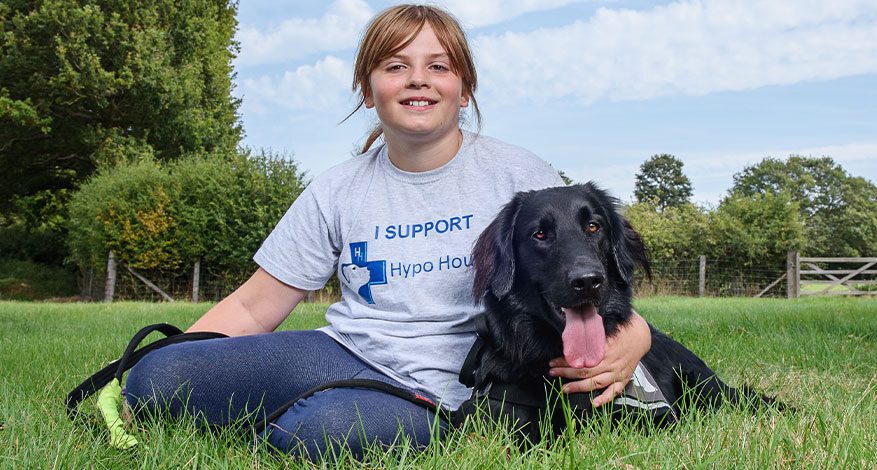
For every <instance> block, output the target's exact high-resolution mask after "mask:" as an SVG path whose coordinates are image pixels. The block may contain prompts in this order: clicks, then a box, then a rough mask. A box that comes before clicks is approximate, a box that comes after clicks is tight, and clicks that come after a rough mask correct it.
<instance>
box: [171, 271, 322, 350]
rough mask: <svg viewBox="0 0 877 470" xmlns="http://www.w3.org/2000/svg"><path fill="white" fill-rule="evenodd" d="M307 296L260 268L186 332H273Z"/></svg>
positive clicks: (244, 333) (241, 333) (228, 333)
mask: <svg viewBox="0 0 877 470" xmlns="http://www.w3.org/2000/svg"><path fill="white" fill-rule="evenodd" d="M305 296H307V291H304V290H301V289H298V288H296V287H292V286H290V285H287V284H284V283H282V282H280V281H278V280H277V278H275V277H274V276H272V275H270V274H268V273H267V272H266V271H265V270H264V269H262V268H259V269H258V270H257V271H256V272H255V273H254V274H253V275H252V277H250V279H248V280H247V282H244V283H243V285H241V286H240V287H238V288H237V290H235V291H234V292H232V293H231V294H230V295H229V296H228V297H226V298H224V299H222V301H220V302H219V303H218V304H216V305H214V306H213V308H211V309H210V310H208V311H207V313H205V314H204V315H203V316H201V318H199V319H198V321H196V322H195V323H194V324H193V325H192V326H190V327H189V329H188V330H186V331H187V332H192V331H215V332H219V333H225V334H227V335H229V336H243V335H252V334H257V333H268V332H270V331H274V329H275V328H277V327H278V326H279V325H280V324H281V323H283V320H285V319H286V317H288V316H289V314H290V312H292V310H293V309H294V308H295V306H296V305H298V303H299V302H301V300H302V299H304V298H305Z"/></svg>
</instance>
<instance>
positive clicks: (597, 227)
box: [586, 222, 600, 233]
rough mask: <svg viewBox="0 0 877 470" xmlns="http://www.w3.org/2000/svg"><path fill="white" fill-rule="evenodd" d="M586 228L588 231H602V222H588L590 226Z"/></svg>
mask: <svg viewBox="0 0 877 470" xmlns="http://www.w3.org/2000/svg"><path fill="white" fill-rule="evenodd" d="M586 230H587V231H588V233H597V232H599V231H600V224H598V223H597V222H588V228H587V229H586Z"/></svg>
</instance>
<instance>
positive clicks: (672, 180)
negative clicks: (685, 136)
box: [634, 153, 691, 211]
mask: <svg viewBox="0 0 877 470" xmlns="http://www.w3.org/2000/svg"><path fill="white" fill-rule="evenodd" d="M682 165H683V163H682V161H681V160H679V159H678V158H676V157H674V156H673V155H669V154H666V153H663V154H660V155H653V156H652V157H651V158H649V159H648V160H646V161H645V162H644V163H643V164H642V165H641V166H640V171H639V173H637V175H636V186H635V189H634V196H635V197H636V200H637V201H638V202H642V203H648V204H652V205H654V206H655V207H656V208H657V209H658V211H663V210H664V209H666V208H668V207H679V206H681V205H683V204H685V203H688V202H689V199H690V198H691V180H689V179H688V177H687V176H685V173H683V172H682Z"/></svg>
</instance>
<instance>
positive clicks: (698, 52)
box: [235, 0, 877, 204]
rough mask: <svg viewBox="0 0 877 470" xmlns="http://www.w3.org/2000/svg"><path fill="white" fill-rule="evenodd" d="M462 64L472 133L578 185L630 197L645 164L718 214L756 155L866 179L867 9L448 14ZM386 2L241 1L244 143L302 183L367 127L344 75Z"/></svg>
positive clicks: (484, 9) (871, 87) (611, 7)
mask: <svg viewBox="0 0 877 470" xmlns="http://www.w3.org/2000/svg"><path fill="white" fill-rule="evenodd" d="M433 3H434V4H436V5H440V6H442V7H444V8H446V9H447V10H448V11H450V12H451V13H453V14H454V15H456V16H457V17H458V18H460V20H461V22H462V23H463V24H464V26H465V28H466V33H467V35H468V36H469V40H470V43H471V45H472V48H473V52H474V54H475V59H476V66H477V68H478V73H479V89H478V91H477V92H476V97H477V99H478V103H479V106H480V108H481V111H482V114H483V116H484V120H483V123H482V130H481V132H482V133H483V134H486V135H490V136H493V137H497V138H500V139H502V140H505V141H507V142H510V143H513V144H516V145H519V146H522V147H525V148H527V149H529V150H531V151H533V152H535V153H536V154H537V155H539V156H540V157H542V158H543V159H545V160H546V161H548V162H549V163H551V164H552V165H553V166H554V167H555V168H558V169H561V170H563V171H564V172H566V174H567V175H568V176H570V177H571V178H573V179H574V180H576V181H582V182H583V181H588V180H595V181H596V182H598V183H599V184H600V185H602V186H603V187H606V188H607V189H609V190H611V191H612V192H613V193H614V194H615V195H616V196H618V197H620V198H622V199H624V200H630V199H632V197H633V186H634V176H635V174H636V173H637V171H638V169H639V166H640V165H641V164H642V162H643V161H645V160H646V159H647V158H649V157H650V156H651V155H654V154H657V153H671V154H673V155H675V156H677V157H678V158H680V159H681V160H682V161H683V162H684V163H685V168H684V170H685V173H686V174H687V175H688V176H689V178H691V180H692V183H693V186H694V200H695V201H696V202H700V203H707V204H715V203H717V202H718V201H719V199H720V198H721V197H722V196H723V195H724V194H725V193H726V191H727V189H728V188H729V187H730V186H731V184H732V177H733V174H734V173H736V172H739V171H740V170H742V169H743V168H744V167H745V166H747V165H751V164H754V163H757V162H759V161H760V160H761V159H763V158H764V157H767V156H772V157H779V158H785V157H786V156H788V155H789V154H792V153H795V154H803V155H812V156H822V155H828V156H831V157H832V158H834V159H835V161H837V162H838V163H840V164H841V165H843V167H844V168H845V169H846V170H847V171H849V172H850V173H852V174H853V175H856V176H863V177H865V178H868V179H869V180H871V181H872V182H877V1H874V0H834V1H825V0H821V1H808V0H788V1H784V0H776V1H730V0H701V1H693V0H692V1H688V0H685V1H664V2H647V1H636V0H631V1H624V0H619V1H587V0H579V1H575V0H541V1H540V0H482V1H473V0H446V1H439V2H433ZM393 4H395V2H385V1H365V0H336V1H331V2H304V1H267V0H242V1H241V2H240V5H239V17H238V18H239V21H240V25H239V31H238V34H237V39H238V41H240V44H241V52H240V54H239V57H238V58H237V59H236V61H235V70H236V72H237V78H236V80H235V82H236V89H235V93H236V94H237V95H238V96H240V97H241V98H242V99H243V104H242V106H241V116H242V120H243V125H244V131H245V132H246V137H245V139H244V144H245V145H247V146H250V147H253V148H256V149H259V148H270V149H273V150H275V151H281V152H285V153H287V154H290V155H292V156H293V158H295V160H297V161H298V162H300V164H301V168H302V169H305V170H307V171H308V172H309V173H310V174H311V175H316V174H318V173H321V172H323V171H325V170H327V169H329V168H330V167H331V166H333V165H335V164H338V163H340V162H342V161H344V160H345V159H347V158H350V156H351V152H352V150H353V149H354V148H355V147H357V146H359V145H361V144H362V141H363V139H364V136H365V134H366V133H367V131H368V129H370V127H371V126H372V125H373V124H374V123H375V122H376V117H375V115H374V114H373V113H371V112H368V113H365V112H362V111H360V112H359V113H358V114H357V115H355V116H354V117H353V118H351V119H349V120H348V121H346V122H344V123H343V124H340V125H339V121H341V120H342V119H343V118H344V117H345V116H347V114H348V113H349V112H350V111H352V110H353V107H354V105H355V103H356V99H355V96H354V95H353V94H352V91H351V73H352V72H351V70H352V62H353V58H354V54H355V47H356V43H357V40H358V38H359V35H360V34H361V32H362V29H363V27H364V26H365V24H366V23H367V22H368V20H369V19H370V18H371V17H372V16H373V15H374V14H375V13H377V12H378V11H380V10H382V9H383V8H386V7H387V6H390V5H393Z"/></svg>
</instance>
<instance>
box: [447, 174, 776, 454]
mask: <svg viewBox="0 0 877 470" xmlns="http://www.w3.org/2000/svg"><path fill="white" fill-rule="evenodd" d="M472 258H473V262H474V269H475V280H474V294H475V298H476V299H482V300H483V303H484V307H485V311H484V315H485V320H486V325H487V335H486V336H488V338H486V339H485V341H484V343H485V345H486V346H485V347H484V348H483V350H482V351H481V354H480V357H479V359H478V361H477V363H476V364H475V369H474V371H473V374H472V377H474V382H473V383H469V384H467V385H471V386H474V387H475V389H476V390H479V389H484V388H486V387H487V386H488V385H490V386H496V385H497V384H502V385H505V386H511V387H513V388H516V389H519V390H523V391H524V392H525V394H530V395H531V396H541V397H545V396H546V391H545V390H546V387H545V384H546V381H549V382H550V381H551V379H548V378H547V373H548V362H549V360H551V359H554V358H557V357H560V356H564V344H563V338H562V332H563V331H564V327H565V323H566V316H565V312H567V313H568V312H569V310H563V308H567V309H569V308H575V307H582V306H583V305H593V306H594V307H596V309H597V313H598V314H599V316H600V319H601V320H602V323H603V326H604V329H605V335H606V337H607V338H608V337H611V336H612V335H614V334H615V333H617V331H618V328H619V327H620V326H622V325H624V324H625V323H626V322H628V320H629V318H630V316H631V296H632V283H633V276H634V271H635V269H636V267H637V266H640V267H641V268H643V270H644V271H645V272H646V273H647V274H649V276H650V275H651V272H650V266H649V260H648V257H647V254H646V249H645V247H644V245H643V242H642V240H641V238H640V236H639V234H637V232H636V231H634V229H633V227H631V225H630V224H629V223H628V221H627V220H626V219H624V218H623V217H622V216H621V215H620V214H619V213H618V202H617V200H615V199H614V198H612V197H610V196H609V195H608V194H607V193H606V192H605V191H602V190H601V189H599V188H597V187H596V186H595V185H593V184H592V183H587V184H584V185H575V186H568V187H558V188H549V189H544V190H541V191H531V192H525V193H519V194H517V195H516V196H515V198H514V199H513V200H512V201H511V202H510V203H508V204H507V205H506V206H505V207H504V208H503V209H502V210H501V211H500V213H499V214H498V216H497V217H496V219H495V220H494V221H493V222H492V223H491V224H490V225H489V226H488V227H487V229H485V231H484V232H483V233H482V234H481V236H480V237H479V239H478V241H477V242H476V244H475V248H474V250H473V254H472ZM583 279H584V280H583ZM592 318H593V317H592ZM596 324H597V325H599V320H598V321H597V323H596ZM651 331H652V347H651V350H650V351H649V352H648V354H647V355H646V356H645V357H644V358H643V359H642V362H643V363H644V364H645V366H646V367H647V368H648V370H649V371H650V372H651V374H652V375H653V376H654V378H655V380H656V382H657V385H658V386H659V388H660V389H661V390H662V392H663V393H664V395H665V397H666V399H667V401H668V402H669V403H671V404H672V407H673V411H674V412H675V413H674V415H675V416H678V415H679V413H680V412H681V411H682V408H684V406H683V405H684V403H685V402H691V403H693V404H694V405H696V406H698V407H706V408H711V407H718V406H720V405H721V404H722V403H724V402H725V401H730V402H733V403H737V402H744V403H749V404H754V405H756V406H760V405H762V404H772V403H773V400H772V399H770V398H767V397H762V396H760V395H757V394H754V393H752V392H749V391H748V390H747V389H745V388H743V389H740V390H737V389H734V388H732V387H729V386H728V385H726V384H725V383H724V382H722V381H721V380H719V378H718V377H717V376H716V374H715V373H714V372H713V371H712V370H711V369H710V368H709V367H708V366H707V365H706V364H705V363H704V362H703V361H702V360H701V359H700V358H698V357H697V356H696V355H694V354H693V353H692V352H691V351H689V350H688V349H686V348H685V347H683V346H682V345H681V344H679V343H677V342H676V341H674V340H673V339H671V338H670V337H668V336H666V335H665V334H663V333H661V332H660V331H658V330H656V329H655V328H654V327H651ZM592 362H593V361H592ZM593 365H594V364H588V366H593ZM461 380H462V379H461ZM549 389H550V387H549ZM683 390H689V391H690V392H689V393H690V395H687V396H686V398H687V399H686V400H682V398H683ZM590 397H591V395H590V394H573V395H570V396H569V400H570V403H572V404H573V405H574V409H575V413H576V415H577V416H579V417H583V418H587V417H588V416H589V415H590V414H591V413H592V412H593V410H592V409H591V405H590V400H589V398H590ZM689 398H690V399H689ZM546 399H547V398H546ZM474 400H475V399H473V400H470V401H469V402H467V403H466V404H465V405H464V407H463V410H464V412H466V411H468V412H471V411H473V409H474V408H473V406H474ZM490 408H491V409H489V410H488V413H489V414H490V415H492V417H493V418H500V417H505V418H511V420H512V421H513V422H516V425H517V426H518V427H524V434H525V435H526V436H527V437H529V438H530V440H537V439H538V438H539V432H538V423H536V422H537V421H539V420H540V419H541V418H547V419H549V420H550V423H551V428H552V429H553V431H554V432H555V433H556V432H560V431H561V430H562V429H563V427H564V424H565V422H566V421H565V420H564V419H563V417H562V416H560V415H559V414H558V413H561V414H562V411H561V410H557V411H555V412H554V413H553V414H551V412H550V411H546V410H547V409H548V407H546V408H545V409H542V410H534V409H530V408H528V407H526V406H524V407H521V406H517V407H516V406H511V405H504V406H502V407H496V406H491V407H490ZM557 408H560V407H557ZM500 409H501V410H502V411H500ZM546 412H547V413H549V414H548V415H547V416H544V414H545V413H546ZM540 417H541V418H540ZM513 424H515V423H513Z"/></svg>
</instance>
